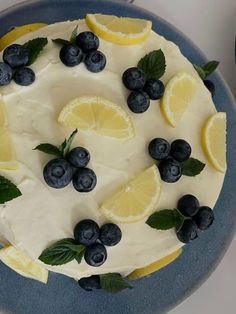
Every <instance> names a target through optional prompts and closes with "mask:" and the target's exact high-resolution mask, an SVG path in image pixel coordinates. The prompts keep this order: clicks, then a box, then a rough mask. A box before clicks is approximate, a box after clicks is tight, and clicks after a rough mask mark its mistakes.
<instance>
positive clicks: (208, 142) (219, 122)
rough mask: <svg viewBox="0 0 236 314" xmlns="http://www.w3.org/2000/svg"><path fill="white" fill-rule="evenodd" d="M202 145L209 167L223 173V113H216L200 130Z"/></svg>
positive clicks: (224, 160) (224, 138) (224, 137)
mask: <svg viewBox="0 0 236 314" xmlns="http://www.w3.org/2000/svg"><path fill="white" fill-rule="evenodd" d="M202 145H203V150H204V152H205V153H206V156H207V158H208V160H209V161H210V163H211V165H212V166H213V167H214V168H215V169H216V170H218V171H220V172H222V173H225V172H226V169H227V164H226V113H225V112H218V113H216V114H214V115H212V116H211V117H210V118H208V119H207V121H206V123H205V125H204V127H203V129H202Z"/></svg>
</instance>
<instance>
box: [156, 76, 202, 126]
mask: <svg viewBox="0 0 236 314" xmlns="http://www.w3.org/2000/svg"><path fill="white" fill-rule="evenodd" d="M198 86H199V83H198V81H197V79H195V78H194V77H192V76H191V75H190V74H188V73H185V72H180V73H178V74H176V75H175V76H174V77H173V78H172V79H171V80H170V81H169V82H168V83H167V85H166V89H165V93H164V96H163V97H162V99H161V111H162V113H163V115H164V117H165V119H166V121H167V122H168V123H169V124H170V125H171V126H172V127H175V126H176V125H177V123H178V122H179V121H180V119H181V118H182V116H183V114H184V113H185V111H186V110H187V109H188V107H189V105H190V104H191V101H192V99H193V96H194V94H195V92H196V91H197V88H198Z"/></svg>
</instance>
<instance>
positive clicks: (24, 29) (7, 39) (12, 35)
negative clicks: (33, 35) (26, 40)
mask: <svg viewBox="0 0 236 314" xmlns="http://www.w3.org/2000/svg"><path fill="white" fill-rule="evenodd" d="M46 25H47V24H43V23H34V24H27V25H22V26H19V27H15V28H14V29H13V30H11V31H10V32H8V33H6V34H5V35H3V36H2V37H1V38H0V51H1V50H3V49H5V48H6V47H7V46H9V45H10V44H12V43H13V42H15V41H16V40H17V39H19V38H20V37H22V36H24V35H26V34H28V33H30V32H33V31H36V30H38V29H40V28H42V27H45V26H46Z"/></svg>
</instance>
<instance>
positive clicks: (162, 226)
mask: <svg viewBox="0 0 236 314" xmlns="http://www.w3.org/2000/svg"><path fill="white" fill-rule="evenodd" d="M183 222H184V217H183V216H182V215H181V214H180V213H179V212H178V211H177V210H176V209H163V210H160V211H158V212H155V213H154V214H152V215H151V216H150V217H149V218H148V220H147V221H146V224H148V225H149V226H150V227H152V228H154V229H157V230H169V229H172V228H176V230H179V229H180V228H181V227H182V225H183Z"/></svg>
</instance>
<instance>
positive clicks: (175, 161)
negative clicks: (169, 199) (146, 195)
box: [148, 138, 205, 183]
mask: <svg viewBox="0 0 236 314" xmlns="http://www.w3.org/2000/svg"><path fill="white" fill-rule="evenodd" d="M148 152H149V155H150V156H151V157H152V158H153V159H155V160H157V161H159V164H158V168H159V171H160V175H161V178H162V180H163V181H165V182H168V183H173V182H177V181H178V180H179V179H180V178H181V176H182V175H185V176H190V177H193V176H196V175H198V174H199V173H201V171H202V170H203V169H204V167H205V164H204V163H202V162H201V161H199V160H197V159H195V158H190V156H191V152H192V149H191V146H190V145H189V143H188V142H186V141H185V140H183V139H177V140H175V141H173V142H172V143H171V145H170V144H169V143H168V141H167V140H165V139H163V138H154V139H153V140H151V142H150V143H149V145H148Z"/></svg>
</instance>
